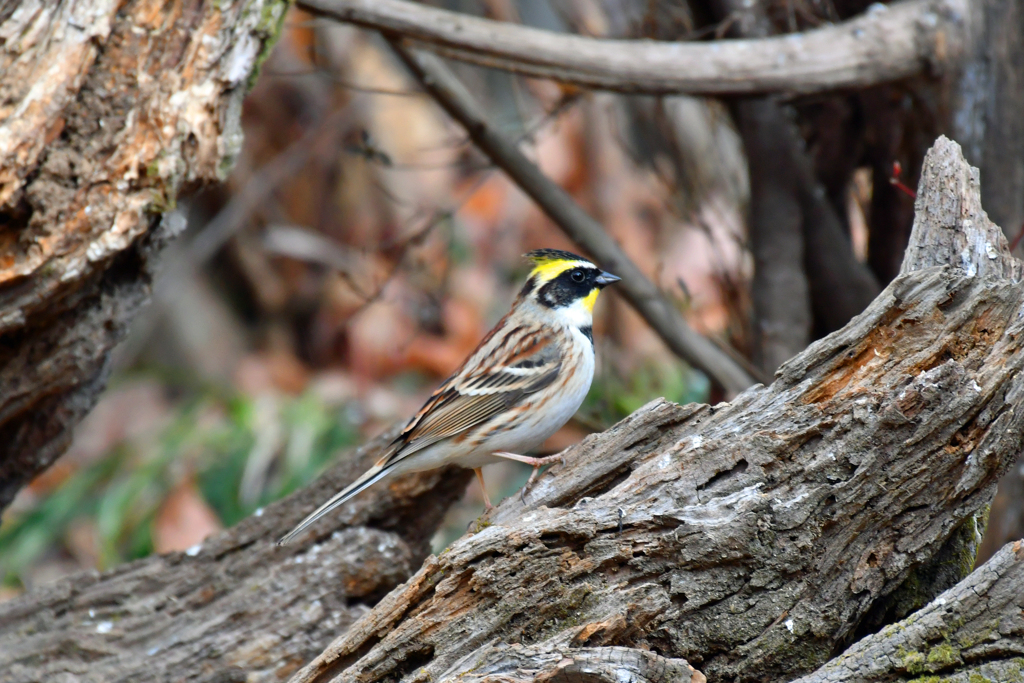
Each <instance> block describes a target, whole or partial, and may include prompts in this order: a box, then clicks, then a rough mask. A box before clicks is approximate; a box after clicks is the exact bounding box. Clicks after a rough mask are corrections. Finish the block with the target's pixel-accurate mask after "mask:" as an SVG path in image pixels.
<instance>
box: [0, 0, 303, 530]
mask: <svg viewBox="0 0 1024 683" xmlns="http://www.w3.org/2000/svg"><path fill="white" fill-rule="evenodd" d="M285 7H286V3H284V2H279V1H277V0H247V1H245V2H237V3H234V4H232V5H230V6H228V5H225V4H224V3H213V2H207V3H202V2H189V3H182V2H172V3H166V4H162V5H160V6H159V7H157V6H155V5H153V3H149V2H144V1H143V0H135V1H132V2H127V3H120V2H113V1H111V0H103V1H101V2H91V3H90V2H73V1H71V0H62V1H61V2H53V3H33V2H23V3H21V4H20V5H19V4H17V3H15V4H13V5H10V4H9V5H8V6H7V7H6V8H5V9H4V10H0V45H2V48H3V49H0V74H2V76H0V103H2V104H0V510H2V509H3V508H4V507H5V506H6V505H7V504H8V503H9V502H10V501H11V499H12V498H13V497H14V494H15V493H16V492H17V491H18V490H19V489H20V488H21V487H22V486H23V485H24V484H25V483H27V482H28V481H29V480H30V479H31V478H32V477H33V476H34V475H35V474H37V473H39V472H40V471H42V470H43V469H44V468H45V467H47V466H48V465H49V464H50V463H52V462H53V461H54V460H55V459H56V458H57V457H58V456H59V455H60V454H61V453H63V451H64V449H65V448H66V447H67V444H68V442H69V439H70V434H71V429H72V427H74V425H75V424H76V423H77V422H78V421H79V420H80V419H81V417H82V416H84V415H85V413H86V412H88V411H89V409H91V408H92V406H93V404H94V403H95V400H96V397H97V395H98V394H99V392H100V391H101V390H102V389H103V387H104V385H105V383H106V377H107V371H108V361H109V356H110V351H111V349H113V347H114V346H115V345H116V344H117V343H118V342H119V341H120V340H121V339H122V338H123V337H124V335H125V332H126V330H127V326H128V324H129V322H130V321H131V319H132V318H133V317H134V316H135V315H136V313H137V312H138V310H139V308H140V307H141V306H143V305H144V303H145V302H146V300H147V299H148V296H149V286H150V283H151V281H152V277H153V269H154V268H155V267H156V261H157V256H158V254H159V253H160V251H161V250H162V248H163V247H164V245H165V244H166V242H167V240H169V239H170V238H171V237H172V236H173V234H174V232H175V229H174V227H173V226H169V225H165V224H164V223H163V222H162V221H161V220H160V212H161V211H164V210H166V209H167V207H168V206H170V205H172V204H173V202H174V200H175V197H176V196H177V195H178V193H179V192H180V191H181V190H182V189H183V188H194V187H196V186H199V185H202V184H204V183H210V182H214V181H216V180H218V179H221V178H223V176H224V175H225V174H226V173H227V171H228V170H229V169H230V167H231V165H232V163H233V159H234V155H235V154H236V153H237V151H238V149H239V148H240V146H241V127H240V121H239V117H240V114H241V104H242V98H243V97H244V95H245V92H246V90H247V84H248V82H249V79H250V78H251V77H252V75H253V73H254V71H255V68H256V66H257V63H258V61H259V59H260V56H261V55H262V54H264V52H265V51H266V50H269V48H270V44H271V42H272V41H273V37H274V35H275V34H276V31H277V28H278V24H279V22H280V21H281V20H282V19H283V16H284V10H285Z"/></svg>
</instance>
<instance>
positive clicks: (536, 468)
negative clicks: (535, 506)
mask: <svg viewBox="0 0 1024 683" xmlns="http://www.w3.org/2000/svg"><path fill="white" fill-rule="evenodd" d="M492 455H496V456H498V457H499V458H506V459H508V460H515V461H516V462H525V463H526V464H527V465H532V466H533V472H531V473H530V478H529V479H527V480H526V483H525V484H523V488H521V489H519V500H521V501H522V502H523V504H524V505H525V504H526V492H527V491H528V490H529V489H530V487H531V486H533V482H534V481H535V480H536V479H537V474H538V473H539V472H540V468H541V467H543V466H544V465H551V464H554V463H556V462H560V463H562V464H565V458H564V457H563V456H562V454H561V453H556V454H554V455H549V456H548V457H546V458H531V457H530V456H528V455H519V454H518V453H506V452H505V451H495V452H494V453H492Z"/></svg>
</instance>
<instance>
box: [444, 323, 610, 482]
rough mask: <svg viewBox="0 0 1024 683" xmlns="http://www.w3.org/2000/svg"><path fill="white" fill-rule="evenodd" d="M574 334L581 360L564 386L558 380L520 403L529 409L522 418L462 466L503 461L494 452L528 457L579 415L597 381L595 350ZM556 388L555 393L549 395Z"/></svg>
mask: <svg viewBox="0 0 1024 683" xmlns="http://www.w3.org/2000/svg"><path fill="white" fill-rule="evenodd" d="M572 334H573V335H574V342H575V346H576V352H577V353H579V354H580V358H579V361H578V362H577V363H576V364H575V369H574V370H573V372H572V373H571V374H569V375H567V376H566V380H565V383H564V384H562V382H561V378H559V379H557V380H555V382H554V383H553V384H552V386H551V387H548V388H546V389H545V390H542V391H540V392H538V393H537V394H536V395H534V396H530V397H528V398H527V399H526V400H525V401H524V403H523V404H521V405H522V406H524V407H525V408H526V411H525V414H524V416H523V419H522V420H520V421H519V422H518V423H517V424H515V425H514V426H512V427H511V428H508V429H507V430H499V431H497V432H496V433H494V434H493V435H492V436H490V437H489V438H487V439H486V440H485V441H483V442H482V443H481V444H480V445H479V446H478V447H477V448H476V449H474V450H473V452H471V453H467V454H466V456H465V457H463V458H460V459H459V464H460V465H463V466H464V467H479V466H481V465H485V464H488V463H492V462H498V461H501V460H503V458H495V457H493V456H491V453H493V452H494V451H507V452H509V453H519V454H525V453H526V452H527V451H530V450H532V449H534V448H536V447H537V446H540V445H541V444H542V443H544V440H545V439H547V438H548V437H549V436H551V435H552V434H554V433H555V432H557V431H558V430H559V429H560V428H561V427H562V425H564V424H565V423H566V422H568V421H569V420H570V419H571V418H572V416H573V415H575V414H576V411H577V410H579V408H580V405H582V404H583V399H585V398H586V397H587V392H588V391H590V384H591V382H592V381H593V379H594V349H593V346H592V344H591V342H590V340H589V339H587V338H586V337H585V336H584V335H583V333H582V332H580V331H579V330H577V329H575V328H573V330H572ZM576 337H578V338H576ZM556 387H557V390H556V391H554V392H553V393H549V391H552V390H554V389H556Z"/></svg>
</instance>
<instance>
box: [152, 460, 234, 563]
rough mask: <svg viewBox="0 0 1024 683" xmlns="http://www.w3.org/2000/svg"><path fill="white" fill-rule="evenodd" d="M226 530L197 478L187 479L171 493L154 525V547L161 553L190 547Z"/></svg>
mask: <svg viewBox="0 0 1024 683" xmlns="http://www.w3.org/2000/svg"><path fill="white" fill-rule="evenodd" d="M221 529H223V526H221V523H220V520H219V519H217V515H216V513H214V511H213V510H212V509H211V508H210V506H209V505H207V504H206V501H204V500H203V498H202V496H200V495H199V491H198V489H197V488H196V484H195V481H194V480H192V479H191V478H188V479H185V480H184V481H182V482H181V483H180V484H178V486H177V487H176V488H175V489H174V491H172V492H171V495H169V496H168V497H167V499H166V500H165V501H164V503H163V505H162V506H161V507H160V512H158V513H157V516H156V522H155V523H154V524H153V546H154V547H155V549H156V551H157V552H158V553H169V552H173V551H175V550H187V549H188V548H191V547H192V546H194V545H196V544H197V543H201V542H202V540H203V539H204V538H206V537H207V536H209V535H210V534H214V533H217V532H218V531H220V530H221Z"/></svg>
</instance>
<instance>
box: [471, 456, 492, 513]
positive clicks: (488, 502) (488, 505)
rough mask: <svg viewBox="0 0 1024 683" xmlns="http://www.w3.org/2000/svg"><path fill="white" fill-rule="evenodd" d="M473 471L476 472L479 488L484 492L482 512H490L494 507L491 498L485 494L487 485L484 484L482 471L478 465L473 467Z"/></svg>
mask: <svg viewBox="0 0 1024 683" xmlns="http://www.w3.org/2000/svg"><path fill="white" fill-rule="evenodd" d="M473 471H474V472H476V478H477V479H478V480H480V490H481V491H483V494H484V512H485V513H486V512H490V511H491V510H493V509H494V506H493V505H491V499H490V497H489V496H488V495H487V486H486V485H484V471H483V470H482V469H481V468H479V467H474V468H473Z"/></svg>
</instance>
